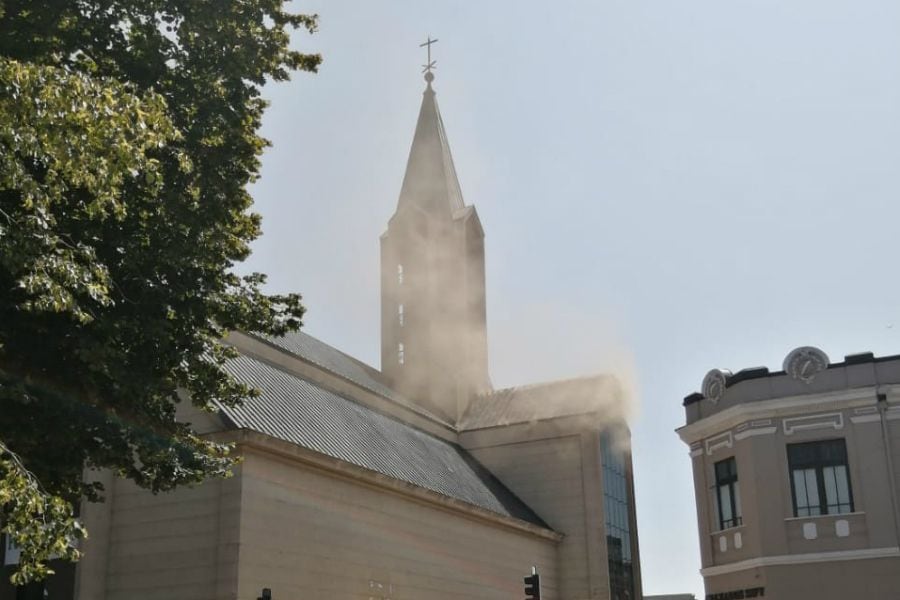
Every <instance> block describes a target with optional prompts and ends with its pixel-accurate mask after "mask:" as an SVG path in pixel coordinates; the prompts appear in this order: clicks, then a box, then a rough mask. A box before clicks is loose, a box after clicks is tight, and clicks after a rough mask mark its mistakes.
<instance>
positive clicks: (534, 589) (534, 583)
mask: <svg viewBox="0 0 900 600" xmlns="http://www.w3.org/2000/svg"><path fill="white" fill-rule="evenodd" d="M524 579H525V600H541V576H540V575H538V572H537V567H531V575H529V576H528V577H525V578H524Z"/></svg>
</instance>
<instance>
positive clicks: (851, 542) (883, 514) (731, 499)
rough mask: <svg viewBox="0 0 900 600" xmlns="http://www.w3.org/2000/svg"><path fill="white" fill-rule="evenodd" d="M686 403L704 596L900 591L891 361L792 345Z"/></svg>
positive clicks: (898, 370)
mask: <svg viewBox="0 0 900 600" xmlns="http://www.w3.org/2000/svg"><path fill="white" fill-rule="evenodd" d="M684 407H685V412H686V417H687V423H686V425H685V426H684V427H682V428H680V429H679V430H678V434H679V435H680V436H681V439H682V440H684V441H685V442H686V443H687V444H688V445H689V446H690V455H691V457H692V461H693V470H694V490H695V494H696V499H697V520H698V524H699V530H700V550H701V559H702V569H701V573H702V575H703V578H704V581H705V585H706V598H707V600H731V599H735V598H773V599H776V600H788V599H790V600H803V599H809V600H813V599H815V600H845V599H848V598H861V599H862V598H864V599H873V600H882V599H884V600H887V599H891V598H898V597H900V527H898V523H900V521H898V512H897V509H898V499H897V494H898V490H897V485H896V480H897V477H898V472H897V467H898V466H900V439H898V437H900V356H890V357H882V358H876V357H874V356H873V355H872V354H857V355H851V356H847V357H845V359H844V361H842V362H835V363H832V362H830V361H829V359H828V357H827V356H826V355H825V354H824V353H823V352H822V351H821V350H818V349H816V348H812V347H802V348H797V349H796V350H794V351H792V352H791V353H790V354H788V356H787V357H786V358H785V361H784V364H783V370H782V371H777V372H769V370H768V369H766V368H753V369H745V370H743V371H738V372H737V373H734V374H732V373H730V372H728V371H723V370H718V369H714V370H712V371H710V372H709V373H708V374H707V375H706V378H705V379H704V381H703V386H702V392H701V393H695V394H691V395H690V396H688V397H687V398H685V401H684Z"/></svg>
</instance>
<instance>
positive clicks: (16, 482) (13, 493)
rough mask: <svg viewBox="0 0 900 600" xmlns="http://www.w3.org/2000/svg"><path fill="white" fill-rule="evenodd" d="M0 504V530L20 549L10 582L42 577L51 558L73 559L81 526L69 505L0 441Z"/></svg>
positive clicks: (47, 571) (76, 553) (81, 532)
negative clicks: (43, 485) (0, 518)
mask: <svg viewBox="0 0 900 600" xmlns="http://www.w3.org/2000/svg"><path fill="white" fill-rule="evenodd" d="M0 505H2V506H4V507H5V510H4V514H3V517H4V521H3V526H2V527H0V531H2V532H3V533H4V534H6V535H8V536H10V537H11V538H12V539H13V540H14V541H15V543H16V545H17V546H18V547H19V548H20V550H21V557H22V558H21V560H20V562H19V568H18V569H17V571H16V572H15V573H13V575H12V582H13V583H14V584H17V585H18V584H24V583H27V582H29V581H31V580H33V579H42V578H43V577H46V576H47V575H48V574H50V573H52V571H51V570H50V569H49V568H48V567H47V562H48V561H49V560H51V559H52V558H62V559H67V560H77V559H78V557H79V552H78V550H77V549H76V547H75V541H76V540H78V539H79V538H81V537H84V530H83V529H82V528H81V525H80V524H79V523H78V521H77V520H76V519H75V517H74V516H73V515H72V505H71V504H70V503H69V502H66V501H65V500H64V499H63V498H60V497H59V496H54V495H52V494H48V493H47V492H45V491H44V490H43V489H41V486H40V484H39V483H38V481H37V480H36V479H35V478H34V476H33V475H32V474H31V473H29V472H28V471H27V470H26V469H25V466H24V465H23V464H22V462H21V460H20V459H19V457H18V456H16V455H15V454H13V453H12V452H10V451H9V449H7V448H6V447H5V446H4V445H3V444H2V443H0Z"/></svg>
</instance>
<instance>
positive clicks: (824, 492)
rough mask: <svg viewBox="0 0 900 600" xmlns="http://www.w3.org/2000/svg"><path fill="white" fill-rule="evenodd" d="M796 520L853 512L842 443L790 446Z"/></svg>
mask: <svg viewBox="0 0 900 600" xmlns="http://www.w3.org/2000/svg"><path fill="white" fill-rule="evenodd" d="M787 451H788V465H790V470H791V494H792V496H793V498H794V516H795V517H814V516H816V515H838V514H843V513H849V512H853V491H852V490H851V489H850V475H849V471H848V468H847V445H846V444H845V443H844V440H843V439H839V440H825V441H821V442H808V443H805V444H788V447H787Z"/></svg>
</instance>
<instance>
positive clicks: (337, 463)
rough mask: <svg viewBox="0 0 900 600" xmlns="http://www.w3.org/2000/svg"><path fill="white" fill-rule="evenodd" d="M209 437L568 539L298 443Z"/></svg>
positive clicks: (248, 435) (235, 434) (255, 435)
mask: <svg viewBox="0 0 900 600" xmlns="http://www.w3.org/2000/svg"><path fill="white" fill-rule="evenodd" d="M208 437H209V438H210V439H213V440H215V441H217V442H224V443H234V444H237V445H238V447H239V448H243V449H248V448H249V449H252V450H255V451H257V452H262V453H265V454H269V455H274V456H276V457H279V458H281V459H283V460H286V461H288V462H291V463H295V464H297V463H299V464H302V465H304V466H306V467H308V468H312V469H314V470H318V471H321V472H325V473H327V474H328V475H330V476H332V477H337V478H339V479H344V480H349V481H352V482H354V483H356V484H361V485H365V486H368V487H372V488H376V489H378V490H381V491H387V492H390V493H393V494H397V495H400V496H403V497H404V498H406V499H408V500H412V501H415V502H419V503H422V504H427V505H429V506H431V507H434V508H439V509H441V510H444V511H447V512H451V513H454V514H457V515H460V516H463V517H466V518H469V519H473V520H476V521H479V522H486V523H489V524H491V525H494V526H495V527H502V528H505V529H511V530H513V531H517V532H519V533H523V534H526V535H531V536H535V537H538V538H542V539H545V540H548V541H551V542H554V543H559V542H560V541H562V539H563V538H564V537H565V536H564V535H563V534H561V533H559V532H557V531H553V530H552V529H547V528H544V527H540V526H538V525H535V524H533V523H529V522H527V521H523V520H521V519H517V518H515V517H508V516H505V515H501V514H498V513H495V512H492V511H490V510H487V509H484V508H481V507H479V506H475V505H473V504H469V503H468V502H463V501H462V500H457V499H455V498H451V497H449V496H445V495H443V494H439V493H438V492H434V491H431V490H428V489H425V488H422V487H419V486H417V485H414V484H412V483H408V482H406V481H401V480H399V479H395V478H393V477H390V476H388V475H384V474H382V473H377V472H375V471H370V470H369V469H364V468H362V467H358V466H356V465H353V464H351V463H348V462H346V461H343V460H340V459H338V458H333V457H330V456H326V455H324V454H320V453H318V452H314V451H312V450H309V449H307V448H303V447H301V446H298V445H297V444H293V443H291V442H286V441H283V440H279V439H277V438H274V437H271V436H268V435H266V434H263V433H259V432H256V431H251V430H249V429H238V430H232V431H224V432H220V433H216V434H211V435H209V436H208Z"/></svg>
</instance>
